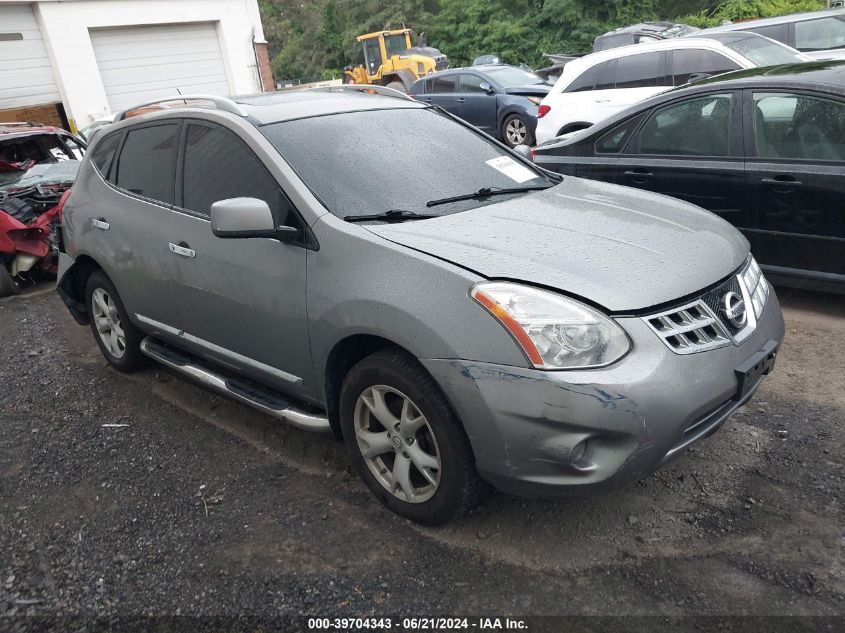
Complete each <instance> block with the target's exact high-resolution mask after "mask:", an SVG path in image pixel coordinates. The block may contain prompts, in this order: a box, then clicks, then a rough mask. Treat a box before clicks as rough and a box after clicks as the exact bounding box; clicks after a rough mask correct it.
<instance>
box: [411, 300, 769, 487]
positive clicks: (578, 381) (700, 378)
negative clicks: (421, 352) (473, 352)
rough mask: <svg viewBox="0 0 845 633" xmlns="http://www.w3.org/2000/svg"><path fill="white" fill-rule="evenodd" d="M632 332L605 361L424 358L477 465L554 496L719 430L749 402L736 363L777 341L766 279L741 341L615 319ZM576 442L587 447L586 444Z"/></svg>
mask: <svg viewBox="0 0 845 633" xmlns="http://www.w3.org/2000/svg"><path fill="white" fill-rule="evenodd" d="M618 322H619V323H620V324H621V325H622V326H623V327H624V328H625V330H626V331H627V332H628V334H629V336H630V337H631V339H632V341H633V346H632V349H631V351H630V352H629V353H628V355H627V356H626V357H625V358H623V359H622V360H620V361H619V362H618V363H615V364H614V365H612V366H610V367H608V368H604V369H594V370H584V371H556V372H552V371H539V370H534V369H525V368H518V367H508V366H501V365H493V364H488V363H480V362H472V361H463V360H444V359H437V360H432V359H429V360H423V361H421V362H422V363H423V365H424V366H425V367H426V369H428V371H429V372H430V373H431V375H432V376H434V378H435V380H436V381H437V382H438V384H439V385H440V386H441V388H442V389H443V391H444V392H445V394H446V396H447V398H448V399H449V401H450V402H451V403H452V405H453V406H454V408H455V410H456V412H457V414H458V416H459V417H460V418H461V420H462V422H463V424H464V428H465V429H466V432H467V435H468V436H469V439H470V442H471V444H472V447H473V452H474V454H475V459H476V466H477V468H478V471H479V473H480V474H481V475H482V477H484V478H485V479H487V480H488V481H489V482H490V483H492V484H493V485H495V486H496V487H497V488H499V489H500V490H503V491H505V492H509V493H513V494H519V495H525V496H559V495H565V494H572V493H578V492H587V491H598V490H603V489H614V488H618V487H621V486H623V485H625V484H626V483H628V482H631V481H635V480H637V479H641V478H642V477H643V476H645V475H647V474H648V473H650V472H652V471H654V470H656V469H657V468H659V467H661V466H663V465H664V464H666V463H668V462H669V461H671V460H672V459H674V458H676V457H677V456H679V455H681V454H682V453H683V452H684V451H685V450H686V449H687V448H688V447H689V446H691V445H692V444H694V443H695V442H697V441H698V440H700V439H702V438H703V437H706V436H707V435H710V434H711V433H713V432H715V431H716V430H717V429H718V428H719V427H720V426H721V425H722V424H723V423H724V421H725V420H726V419H727V418H728V416H729V415H730V414H731V413H732V412H733V411H734V410H735V409H737V408H738V407H740V406H742V405H743V404H745V402H747V401H748V400H749V399H750V398H751V396H752V395H753V393H754V391H755V390H756V388H757V387H758V386H759V384H760V382H761V381H762V379H763V377H761V378H759V380H757V381H756V384H754V385H752V386H751V388H750V389H747V390H746V391H745V393H744V394H743V395H742V396H741V397H738V396H737V393H738V387H739V381H738V378H737V374H736V372H735V370H736V369H737V368H738V367H740V366H741V365H743V364H744V363H746V361H748V360H749V359H750V358H751V357H752V356H755V355H756V354H758V353H760V352H761V351H764V350H767V349H768V350H772V349H773V348H774V346H776V345H777V344H779V343H780V342H781V341H782V340H783V334H784V325H783V316H782V314H781V310H780V305H779V304H778V301H777V297H776V296H775V293H774V291H773V290H772V291H771V293H770V295H769V300H768V302H767V304H766V307H765V309H764V311H763V314H762V315H761V317H760V319H759V321H758V323H757V328H756V329H755V331H754V333H753V334H752V335H751V336H750V337H749V338H748V339H747V340H745V341H744V342H743V343H742V344H741V345H738V346H736V345H730V346H728V347H722V348H720V349H715V350H712V351H708V352H700V353H697V354H689V355H679V354H675V353H674V352H672V351H671V350H670V349H669V348H668V347H667V346H666V345H665V344H664V343H663V342H662V341H661V340H660V339H659V338H658V336H657V335H656V334H655V333H654V332H653V331H652V330H651V329H649V327H648V326H647V325H646V323H645V322H644V321H643V320H642V319H640V318H638V317H631V318H624V319H618ZM582 453H583V454H582Z"/></svg>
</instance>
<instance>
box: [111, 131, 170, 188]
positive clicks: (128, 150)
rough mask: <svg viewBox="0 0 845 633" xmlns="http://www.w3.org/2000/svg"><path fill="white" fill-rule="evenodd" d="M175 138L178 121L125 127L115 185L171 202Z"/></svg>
mask: <svg viewBox="0 0 845 633" xmlns="http://www.w3.org/2000/svg"><path fill="white" fill-rule="evenodd" d="M178 140H179V124H178V123H165V124H162V125H154V126H150V127H143V128H139V129H131V130H129V132H128V133H127V135H126V141H125V142H124V143H123V149H122V150H121V151H120V159H119V160H118V162H117V179H116V184H117V186H118V187H120V188H122V189H126V190H127V191H131V192H132V193H135V194H138V195H139V196H144V197H145V198H151V199H153V200H159V201H160V202H164V203H165V204H173V189H174V184H175V180H176V145H177V143H178Z"/></svg>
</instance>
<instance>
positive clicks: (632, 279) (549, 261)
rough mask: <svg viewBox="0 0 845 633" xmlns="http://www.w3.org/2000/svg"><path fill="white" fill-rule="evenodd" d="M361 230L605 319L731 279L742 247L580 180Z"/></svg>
mask: <svg viewBox="0 0 845 633" xmlns="http://www.w3.org/2000/svg"><path fill="white" fill-rule="evenodd" d="M367 228H368V229H369V230H371V231H372V232H374V233H376V234H378V235H380V236H382V237H384V238H385V239H388V240H390V241H392V242H395V243H398V244H402V245H404V246H407V247H409V248H413V249H415V250H418V251H422V252H424V253H428V254H430V255H433V256H435V257H438V258H440V259H443V260H446V261H449V262H452V263H454V264H457V265H458V266H461V267H463V268H466V269H469V270H472V271H474V272H476V273H478V274H480V275H482V276H484V277H487V278H496V279H511V280H516V281H523V282H527V283H531V284H537V285H542V286H548V287H551V288H557V289H559V290H561V291H563V292H565V293H568V294H572V295H575V296H579V297H582V298H585V299H588V300H590V301H593V302H595V303H597V304H599V305H601V306H603V307H604V308H606V309H607V310H609V311H611V312H627V311H635V310H641V309H644V308H648V307H651V306H655V305H658V304H662V303H666V302H670V301H674V300H676V299H679V298H681V297H684V296H686V295H690V294H693V293H695V292H697V291H699V290H701V289H703V288H705V287H706V286H709V285H711V284H713V283H715V282H717V281H719V280H721V279H722V278H724V277H726V276H728V275H729V274H730V273H731V272H733V271H734V270H736V269H737V268H738V267H739V266H740V265H741V264H742V263H743V261H745V259H746V258H747V256H748V251H749V246H748V241H747V240H746V239H745V238H744V237H743V236H742V234H740V233H739V231H737V230H736V229H735V228H734V227H732V226H731V225H730V224H728V223H727V222H725V221H724V220H722V219H721V218H719V217H717V216H715V215H713V214H712V213H710V212H709V211H705V210H703V209H701V208H699V207H696V206H694V205H691V204H688V203H685V202H681V201H679V200H675V199H673V198H669V197H667V196H662V195H658V194H654V193H650V192H644V191H640V190H637V189H632V188H629V187H621V186H617V185H611V184H607V183H599V182H592V181H587V180H582V179H579V178H566V179H565V180H564V181H563V182H562V183H561V184H560V185H557V186H555V187H553V188H551V189H547V190H545V191H541V192H537V193H533V194H527V195H522V196H519V197H517V198H513V199H510V200H508V201H504V202H499V203H495V204H490V205H486V206H483V207H479V208H476V209H471V210H469V211H465V212H462V213H455V214H452V215H447V216H443V217H439V218H434V219H430V220H417V221H412V222H404V223H401V224H373V225H368V226H367Z"/></svg>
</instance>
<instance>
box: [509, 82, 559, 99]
mask: <svg viewBox="0 0 845 633" xmlns="http://www.w3.org/2000/svg"><path fill="white" fill-rule="evenodd" d="M551 89H552V87H551V86H549V85H548V84H536V85H533V86H511V87H510V88H505V92H506V93H508V94H509V95H532V96H536V97H545V96H546V95H547V94H549V90H551Z"/></svg>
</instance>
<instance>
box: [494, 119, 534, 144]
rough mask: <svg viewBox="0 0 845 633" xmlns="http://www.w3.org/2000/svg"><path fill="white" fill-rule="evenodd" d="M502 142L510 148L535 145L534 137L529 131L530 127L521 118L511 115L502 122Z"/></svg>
mask: <svg viewBox="0 0 845 633" xmlns="http://www.w3.org/2000/svg"><path fill="white" fill-rule="evenodd" d="M502 140H503V141H504V142H505V145H507V146H508V147H516V146H517V145H533V144H534V135H533V134H531V132H530V131H529V130H528V125H527V124H526V123H525V120H524V119H523V118H522V117H521V116H519V115H518V114H511V115H510V116H508V117H506V118H505V120H504V121H503V122H502Z"/></svg>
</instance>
